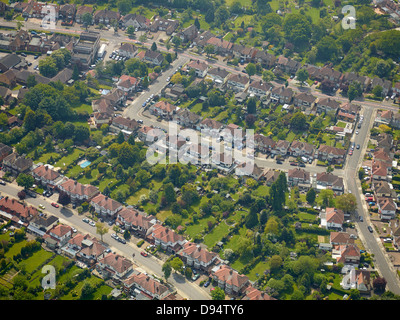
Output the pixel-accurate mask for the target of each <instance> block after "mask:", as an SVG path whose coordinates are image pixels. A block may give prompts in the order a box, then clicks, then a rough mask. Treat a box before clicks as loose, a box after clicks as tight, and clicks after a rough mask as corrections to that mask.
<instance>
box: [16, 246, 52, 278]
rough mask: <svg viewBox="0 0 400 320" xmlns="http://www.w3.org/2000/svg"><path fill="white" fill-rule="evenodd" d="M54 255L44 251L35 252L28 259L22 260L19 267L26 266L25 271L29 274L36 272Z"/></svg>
mask: <svg viewBox="0 0 400 320" xmlns="http://www.w3.org/2000/svg"><path fill="white" fill-rule="evenodd" d="M52 255H54V253H52V252H48V251H46V250H44V249H41V250H39V251H36V252H34V253H33V254H32V255H31V256H30V257H29V258H28V259H26V260H22V261H21V262H20V263H19V266H21V265H25V270H26V272H28V273H32V272H33V271H34V270H36V269H37V268H39V267H40V266H41V265H42V264H43V263H45V261H46V260H47V259H49V258H50V257H51V256H52Z"/></svg>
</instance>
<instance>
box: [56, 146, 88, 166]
mask: <svg viewBox="0 0 400 320" xmlns="http://www.w3.org/2000/svg"><path fill="white" fill-rule="evenodd" d="M84 154H85V153H84V152H83V151H82V150H81V149H78V148H75V149H74V150H73V151H72V152H71V153H70V154H68V155H66V156H64V157H62V158H61V159H60V160H58V161H57V162H56V164H55V165H54V166H55V167H61V168H64V169H65V168H66V167H67V166H68V165H70V164H71V163H72V162H73V161H75V160H77V159H79V158H80V157H81V156H82V155H84Z"/></svg>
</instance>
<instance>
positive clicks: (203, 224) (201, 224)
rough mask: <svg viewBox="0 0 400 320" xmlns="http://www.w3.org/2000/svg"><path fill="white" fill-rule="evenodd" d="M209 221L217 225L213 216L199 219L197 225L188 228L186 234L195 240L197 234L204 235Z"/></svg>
mask: <svg viewBox="0 0 400 320" xmlns="http://www.w3.org/2000/svg"><path fill="white" fill-rule="evenodd" d="M208 221H212V222H213V223H215V218H214V217H213V216H209V217H207V218H203V219H199V220H198V221H197V223H194V224H192V225H189V226H187V227H186V231H185V233H186V234H188V235H189V236H190V237H191V238H194V237H195V236H196V235H197V234H199V233H202V232H203V231H204V229H205V228H207V223H208Z"/></svg>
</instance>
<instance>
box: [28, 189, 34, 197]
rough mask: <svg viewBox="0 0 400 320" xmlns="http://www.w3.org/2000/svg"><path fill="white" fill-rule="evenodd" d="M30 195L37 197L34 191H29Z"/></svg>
mask: <svg viewBox="0 0 400 320" xmlns="http://www.w3.org/2000/svg"><path fill="white" fill-rule="evenodd" d="M28 195H29V196H31V197H32V198H36V193H34V192H33V191H30V192H28Z"/></svg>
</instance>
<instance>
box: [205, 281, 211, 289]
mask: <svg viewBox="0 0 400 320" xmlns="http://www.w3.org/2000/svg"><path fill="white" fill-rule="evenodd" d="M210 283H211V281H210V280H207V281H206V282H205V283H204V288H207V287H208V286H209V285H210Z"/></svg>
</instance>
